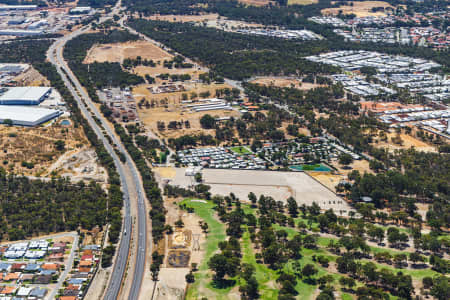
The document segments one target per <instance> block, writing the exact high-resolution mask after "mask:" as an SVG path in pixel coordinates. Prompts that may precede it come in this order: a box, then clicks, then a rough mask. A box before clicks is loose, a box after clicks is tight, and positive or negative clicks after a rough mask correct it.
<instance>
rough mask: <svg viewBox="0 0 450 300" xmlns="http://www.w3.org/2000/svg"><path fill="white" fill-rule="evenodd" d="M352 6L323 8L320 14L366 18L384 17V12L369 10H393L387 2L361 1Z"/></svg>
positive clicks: (354, 2)
mask: <svg viewBox="0 0 450 300" xmlns="http://www.w3.org/2000/svg"><path fill="white" fill-rule="evenodd" d="M351 3H353V6H350V5H343V6H339V7H334V8H325V9H322V11H321V13H322V14H323V15H337V14H338V13H339V11H342V14H344V15H346V14H355V15H356V16H357V17H367V16H386V13H385V12H382V11H379V12H372V11H371V9H372V8H374V7H384V8H385V9H386V8H388V7H389V8H392V9H393V8H394V7H393V6H392V5H390V4H389V3H387V2H384V1H363V2H356V1H353V2H351Z"/></svg>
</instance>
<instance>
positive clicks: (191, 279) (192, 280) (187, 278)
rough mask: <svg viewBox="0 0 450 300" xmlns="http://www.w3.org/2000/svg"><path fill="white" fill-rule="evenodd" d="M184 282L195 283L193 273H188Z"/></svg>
mask: <svg viewBox="0 0 450 300" xmlns="http://www.w3.org/2000/svg"><path fill="white" fill-rule="evenodd" d="M186 282H187V283H194V282H195V276H194V273H192V271H190V272H189V273H187V274H186Z"/></svg>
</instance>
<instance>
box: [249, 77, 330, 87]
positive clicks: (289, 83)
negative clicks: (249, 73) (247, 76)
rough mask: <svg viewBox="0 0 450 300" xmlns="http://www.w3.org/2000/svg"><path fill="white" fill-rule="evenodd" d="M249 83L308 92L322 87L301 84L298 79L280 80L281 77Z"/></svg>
mask: <svg viewBox="0 0 450 300" xmlns="http://www.w3.org/2000/svg"><path fill="white" fill-rule="evenodd" d="M250 83H254V84H259V85H265V86H276V87H294V88H296V89H299V90H310V89H313V88H316V87H321V86H323V85H320V84H315V83H309V82H301V80H300V79H296V78H281V77H259V78H256V79H255V80H252V81H250Z"/></svg>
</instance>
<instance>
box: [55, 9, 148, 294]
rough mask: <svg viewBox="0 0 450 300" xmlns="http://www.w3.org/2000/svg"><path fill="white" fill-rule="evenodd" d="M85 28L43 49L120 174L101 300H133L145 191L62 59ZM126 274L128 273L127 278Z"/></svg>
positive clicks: (142, 247) (143, 235)
mask: <svg viewBox="0 0 450 300" xmlns="http://www.w3.org/2000/svg"><path fill="white" fill-rule="evenodd" d="M118 9H120V1H118V3H117V4H116V6H115V7H114V9H113V10H112V11H111V13H110V14H108V15H107V16H104V17H102V21H105V20H107V19H108V18H111V17H112V16H113V14H115V13H117V10H118ZM89 29H90V26H86V27H83V28H81V29H78V30H76V31H74V32H72V33H70V34H68V35H65V36H63V37H61V38H60V39H58V40H57V41H56V42H55V43H54V44H52V45H51V46H50V48H49V50H48V52H47V57H48V59H49V61H50V62H51V63H52V64H53V65H55V67H56V68H57V70H58V73H59V74H60V75H61V77H62V79H63V81H64V83H65V85H66V87H67V88H68V89H69V91H70V92H71V94H72V95H73V97H74V98H75V100H76V102H77V104H78V106H79V108H80V110H81V112H82V114H83V115H84V117H85V118H86V119H87V121H88V123H89V125H90V126H91V127H92V129H93V130H94V132H95V133H96V134H97V136H98V138H99V139H100V140H101V141H102V142H103V144H104V145H105V148H106V150H107V151H108V153H109V154H110V155H111V156H112V158H113V160H114V164H115V166H116V169H117V171H118V173H119V175H120V180H121V183H122V191H123V195H124V203H125V209H124V216H123V228H122V234H121V238H120V244H119V246H118V248H117V250H116V259H115V262H114V266H113V270H112V272H111V278H110V281H109V285H108V287H107V290H106V294H105V297H104V299H107V300H115V299H119V297H121V298H123V299H132V300H134V299H138V298H139V291H140V288H141V284H142V278H143V274H144V268H145V260H146V245H147V213H146V212H147V210H146V207H145V193H144V190H143V186H142V182H141V178H140V176H139V173H138V170H137V168H136V166H135V165H134V163H133V161H132V159H131V157H130V156H129V154H128V152H127V151H126V149H125V147H124V146H123V145H122V143H121V141H120V140H119V138H118V137H117V136H116V135H115V134H114V130H113V129H112V128H111V127H110V126H109V124H108V123H107V121H106V119H105V118H104V117H103V115H102V114H101V113H100V112H99V111H98V109H97V107H96V106H95V105H94V104H93V102H92V100H91V99H90V97H89V95H88V94H87V93H86V91H85V89H83V87H82V86H81V84H80V83H79V81H78V80H77V78H76V76H75V75H74V74H73V73H72V71H71V70H70V68H69V67H68V65H67V63H66V62H65V61H64V58H63V49H64V46H65V44H66V43H67V42H68V41H69V40H71V39H73V38H75V37H77V36H79V35H80V34H83V33H84V32H85V31H87V30H89ZM91 113H92V114H93V115H95V117H96V118H98V119H99V120H100V121H101V124H102V127H103V128H104V130H105V132H106V134H107V135H108V136H109V137H110V138H111V140H112V141H113V144H115V145H116V146H117V148H118V150H119V151H121V152H122V153H124V154H125V157H126V163H125V164H122V163H121V161H120V159H119V157H118V156H117V154H116V153H115V151H114V149H113V146H112V145H111V144H110V143H109V141H108V139H107V138H106V137H105V136H104V135H103V133H102V131H103V128H101V127H100V126H99V125H98V124H97V123H96V122H95V120H94V118H93V117H92V115H91ZM133 194H134V197H130V195H133ZM133 201H136V202H133ZM132 210H133V211H132ZM133 216H135V217H136V224H135V226H136V225H137V228H133ZM133 233H135V237H136V239H135V240H137V245H136V248H135V250H136V251H135V252H133V251H131V237H132V234H133ZM150 238H151V237H150ZM150 244H151V243H150ZM149 253H151V249H150V250H149ZM133 256H134V259H133ZM129 257H130V265H132V266H133V267H134V272H133V274H131V273H129V275H128V276H127V280H130V281H131V288H130V292H129V295H120V292H121V287H122V281H123V280H124V275H125V274H126V268H127V262H128V258H129ZM130 275H132V276H131V278H130Z"/></svg>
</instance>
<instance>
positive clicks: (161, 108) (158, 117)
mask: <svg viewBox="0 0 450 300" xmlns="http://www.w3.org/2000/svg"><path fill="white" fill-rule="evenodd" d="M147 87H148V85H141V86H138V87H135V88H134V89H133V95H134V97H135V99H137V102H138V103H139V101H140V100H141V99H142V98H145V99H146V100H147V101H148V102H150V103H151V102H152V101H153V102H154V104H155V106H154V107H153V108H152V107H150V108H146V107H145V106H142V107H141V108H139V106H138V114H139V119H140V120H141V121H142V122H143V123H144V125H145V126H146V127H147V128H148V129H150V130H151V131H153V132H155V133H157V134H158V135H160V136H163V137H166V138H175V137H179V136H182V135H185V134H200V133H204V134H208V133H209V134H213V133H214V130H205V129H202V128H201V126H200V118H201V117H202V116H203V115H205V114H210V115H212V116H217V117H231V116H234V117H238V116H239V115H240V113H239V112H238V111H235V110H213V111H207V112H191V111H189V110H188V109H186V108H184V107H183V105H182V104H181V101H182V100H181V99H182V94H183V93H186V94H188V95H190V94H191V93H192V92H195V93H197V94H200V93H202V92H206V91H209V92H210V94H211V97H214V95H215V91H216V89H222V88H225V87H228V88H230V87H229V86H227V85H224V84H211V85H204V84H186V91H185V92H175V93H162V94H151V93H150V92H149V90H148V89H147ZM165 103H166V104H165ZM158 121H162V122H164V123H165V125H166V127H167V125H168V124H169V122H171V121H177V122H180V121H183V122H184V121H189V124H190V128H186V127H185V126H183V129H178V130H170V129H167V128H166V130H164V131H159V130H158V126H157V122H158Z"/></svg>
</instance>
